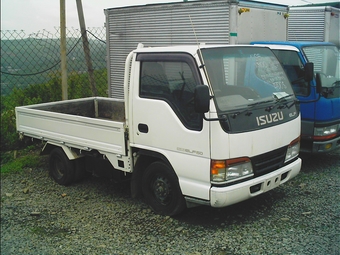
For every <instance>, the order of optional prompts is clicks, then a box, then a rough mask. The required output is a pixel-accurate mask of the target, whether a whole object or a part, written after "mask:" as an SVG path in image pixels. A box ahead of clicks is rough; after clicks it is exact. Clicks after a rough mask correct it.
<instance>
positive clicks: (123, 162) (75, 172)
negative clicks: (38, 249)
mask: <svg viewBox="0 0 340 255" xmlns="http://www.w3.org/2000/svg"><path fill="white" fill-rule="evenodd" d="M124 68H125V78H124V84H123V87H124V99H123V100H121V99H114V98H100V97H94V98H83V99H74V100H66V101H60V102H51V103H43V104H36V105H29V106H20V107H16V121H17V130H18V132H19V133H20V134H21V135H22V136H27V137H31V138H36V139H39V140H42V141H44V143H45V145H44V148H43V153H49V154H50V169H49V171H50V174H51V176H52V177H53V178H54V179H55V181H56V182H58V183H59V184H62V185H67V184H70V183H72V182H73V181H76V180H78V179H79V178H80V177H81V176H82V175H84V174H85V172H86V171H92V172H95V171H97V170H100V169H99V167H96V166H95V167H92V168H91V167H90V166H91V165H94V164H91V163H90V162H94V161H96V160H98V159H99V158H100V160H101V161H105V162H107V163H109V164H110V165H111V166H112V167H111V168H110V171H112V173H121V175H122V176H123V177H124V178H130V179H131V193H132V196H134V197H138V196H142V197H143V198H144V199H145V201H146V203H147V204H148V205H150V207H151V208H152V209H153V210H154V211H155V212H156V213H159V214H163V215H175V214H178V213H180V212H182V211H183V210H184V209H185V208H186V207H190V206H194V205H197V204H201V205H209V206H212V207H225V206H228V205H231V204H234V203H238V202H240V201H243V200H246V199H249V198H252V197H254V196H257V195H260V194H262V193H264V192H267V191H269V190H271V189H273V188H276V187H278V186H279V185H281V184H283V183H285V182H287V181H289V180H290V179H292V178H293V177H294V176H296V175H297V174H298V173H299V171H300V168H301V159H300V158H299V157H298V154H299V146H300V142H299V141H300V114H299V109H298V108H297V107H298V105H297V104H296V98H295V96H294V92H293V90H292V87H291V85H290V82H289V80H288V78H287V76H286V74H285V72H284V70H283V69H282V66H281V64H280V63H279V61H278V60H277V58H276V57H275V55H274V54H273V52H272V51H271V50H270V49H269V48H266V47H261V46H251V45H209V46H208V45H200V46H198V45H196V46H195V45H186V46H172V47H154V48H153V47H150V48H146V47H143V46H142V45H139V47H138V48H137V49H135V50H133V51H132V52H131V53H130V54H129V55H128V57H127V59H126V62H125V67H124ZM117 175H119V174H117Z"/></svg>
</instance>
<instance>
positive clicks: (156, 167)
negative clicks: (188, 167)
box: [142, 161, 185, 216]
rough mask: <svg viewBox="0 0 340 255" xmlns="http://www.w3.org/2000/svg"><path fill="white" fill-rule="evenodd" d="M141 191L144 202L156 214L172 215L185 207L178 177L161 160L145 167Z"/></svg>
mask: <svg viewBox="0 0 340 255" xmlns="http://www.w3.org/2000/svg"><path fill="white" fill-rule="evenodd" d="M142 191H143V196H144V198H145V201H146V203H147V204H148V205H149V206H150V207H151V208H152V209H153V211H154V212H155V213H157V214H161V215H169V216H173V215H176V214H179V213H181V212H182V211H183V210H184V209H185V200H184V197H183V195H182V192H181V189H180V187H179V183H178V178H177V176H176V174H175V173H174V171H173V170H172V169H171V168H170V167H169V166H168V165H166V164H165V163H163V162H160V161H156V162H154V163H152V164H150V165H149V166H148V167H147V169H145V172H144V174H143V178H142Z"/></svg>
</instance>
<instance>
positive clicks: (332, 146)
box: [312, 136, 340, 153]
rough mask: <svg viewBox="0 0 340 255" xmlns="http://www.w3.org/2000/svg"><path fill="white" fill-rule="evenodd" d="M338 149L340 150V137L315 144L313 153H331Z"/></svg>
mask: <svg viewBox="0 0 340 255" xmlns="http://www.w3.org/2000/svg"><path fill="white" fill-rule="evenodd" d="M336 149H340V136H338V137H335V138H334V139H332V140H329V141H322V142H321V141H320V142H314V143H313V149H312V153H320V152H329V151H334V150H336Z"/></svg>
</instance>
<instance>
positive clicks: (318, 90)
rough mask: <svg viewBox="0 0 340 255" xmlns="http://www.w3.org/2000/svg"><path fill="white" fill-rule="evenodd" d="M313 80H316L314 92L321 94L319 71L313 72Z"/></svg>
mask: <svg viewBox="0 0 340 255" xmlns="http://www.w3.org/2000/svg"><path fill="white" fill-rule="evenodd" d="M315 82H316V93H318V94H319V95H321V92H322V82H321V76H320V74H319V73H316V74H315Z"/></svg>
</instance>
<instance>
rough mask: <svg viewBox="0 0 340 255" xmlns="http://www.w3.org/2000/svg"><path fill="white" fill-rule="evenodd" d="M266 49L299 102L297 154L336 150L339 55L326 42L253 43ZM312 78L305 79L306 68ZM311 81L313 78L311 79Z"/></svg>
mask: <svg viewBox="0 0 340 255" xmlns="http://www.w3.org/2000/svg"><path fill="white" fill-rule="evenodd" d="M252 44H261V45H267V46H269V47H270V48H271V49H272V50H273V52H274V53H275V54H276V56H277V57H278V59H279V60H280V62H281V63H282V65H283V67H284V69H285V71H286V73H287V75H288V78H289V80H290V82H291V83H292V86H293V89H294V92H295V94H296V96H297V98H298V99H299V101H300V107H301V108H300V110H301V151H303V152H310V153H319V152H328V151H331V150H336V149H339V148H340V74H339V73H340V55H339V50H338V48H337V47H336V46H335V45H334V44H331V43H326V42H275V41H272V42H271V41H263V42H253V43H252ZM307 63H313V66H314V71H315V74H316V75H315V76H314V74H313V76H312V77H311V75H307V76H309V77H310V78H312V79H307V80H306V79H305V77H306V68H305V66H306V64H307ZM314 77H315V78H314Z"/></svg>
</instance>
